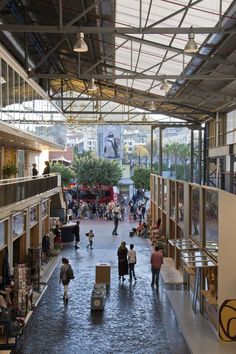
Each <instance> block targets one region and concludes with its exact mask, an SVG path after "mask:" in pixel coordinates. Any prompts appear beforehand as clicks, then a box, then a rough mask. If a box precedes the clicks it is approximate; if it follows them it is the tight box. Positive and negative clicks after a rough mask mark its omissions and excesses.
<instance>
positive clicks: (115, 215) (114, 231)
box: [112, 210, 119, 236]
mask: <svg viewBox="0 0 236 354" xmlns="http://www.w3.org/2000/svg"><path fill="white" fill-rule="evenodd" d="M113 221H114V229H113V231H112V235H115V236H117V235H119V234H118V233H117V228H118V224H119V211H118V210H114V213H113Z"/></svg>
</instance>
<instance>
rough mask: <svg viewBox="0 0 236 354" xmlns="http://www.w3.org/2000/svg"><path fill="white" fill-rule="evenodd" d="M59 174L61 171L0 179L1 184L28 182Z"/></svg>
mask: <svg viewBox="0 0 236 354" xmlns="http://www.w3.org/2000/svg"><path fill="white" fill-rule="evenodd" d="M58 175H60V173H58V172H54V173H50V174H48V175H38V176H26V177H16V178H15V177H14V178H5V179H0V185H3V184H4V185H6V184H13V183H20V182H27V181H32V180H35V179H43V178H45V177H53V176H58Z"/></svg>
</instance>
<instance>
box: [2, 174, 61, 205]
mask: <svg viewBox="0 0 236 354" xmlns="http://www.w3.org/2000/svg"><path fill="white" fill-rule="evenodd" d="M60 186H61V176H60V175H59V174H57V173H52V174H50V175H46V176H37V177H32V176H29V177H19V178H10V179H1V180H0V195H1V199H0V208H5V207H7V206H9V205H11V204H14V203H17V202H21V201H23V200H25V199H28V198H32V197H34V196H36V195H40V194H43V193H45V192H48V191H51V190H53V189H55V188H57V187H60Z"/></svg>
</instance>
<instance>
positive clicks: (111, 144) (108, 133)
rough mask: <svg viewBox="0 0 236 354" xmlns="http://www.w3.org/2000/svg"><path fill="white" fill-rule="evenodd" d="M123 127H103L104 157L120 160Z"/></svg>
mask: <svg viewBox="0 0 236 354" xmlns="http://www.w3.org/2000/svg"><path fill="white" fill-rule="evenodd" d="M120 142H121V127H120V126H116V125H113V126H111V125H109V126H104V127H103V156H104V157H107V158H111V159H117V158H120V146H121V144H120Z"/></svg>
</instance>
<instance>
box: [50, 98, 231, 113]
mask: <svg viewBox="0 0 236 354" xmlns="http://www.w3.org/2000/svg"><path fill="white" fill-rule="evenodd" d="M50 99H51V101H73V102H76V101H91V102H92V101H100V102H103V101H108V100H109V99H110V98H107V99H106V98H103V97H97V96H94V97H76V98H74V97H71V98H70V97H61V96H60V97H53V96H51V97H50ZM112 99H113V97H112ZM208 99H211V103H213V104H214V102H215V103H216V102H217V103H218V102H219V100H221V101H222V102H224V103H232V102H234V101H235V99H234V98H233V97H231V96H230V97H228V96H227V97H225V98H224V99H222V97H213V98H212V96H210V95H209V96H205V97H199V98H194V97H193V98H191V104H192V105H193V104H199V103H201V101H202V100H204V101H205V100H206V101H207V100H208ZM152 101H153V102H154V103H168V104H174V103H186V104H187V103H189V97H177V98H172V97H170V98H168V96H164V97H148V96H147V97H145V96H143V97H142V96H137V97H134V96H132V97H130V98H129V104H130V105H132V104H134V105H139V104H143V103H145V102H152ZM116 102H117V103H121V102H120V101H119V98H117V101H116ZM235 103H236V102H235ZM189 108H195V107H189ZM143 110H144V111H146V109H145V108H143Z"/></svg>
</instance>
